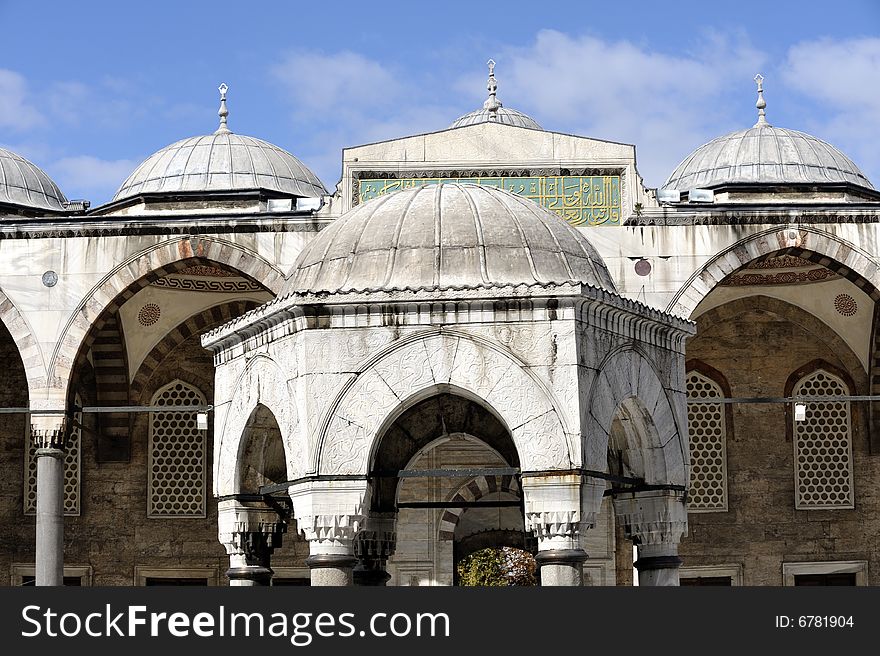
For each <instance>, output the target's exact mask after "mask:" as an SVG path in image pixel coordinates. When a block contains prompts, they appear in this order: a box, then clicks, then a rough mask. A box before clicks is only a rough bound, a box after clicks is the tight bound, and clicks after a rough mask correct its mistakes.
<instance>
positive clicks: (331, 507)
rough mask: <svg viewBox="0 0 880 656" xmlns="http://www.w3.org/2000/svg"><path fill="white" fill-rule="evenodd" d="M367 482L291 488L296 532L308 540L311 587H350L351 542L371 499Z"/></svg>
mask: <svg viewBox="0 0 880 656" xmlns="http://www.w3.org/2000/svg"><path fill="white" fill-rule="evenodd" d="M369 492H370V490H369V483H368V482H367V481H366V480H316V481H304V482H302V483H296V484H295V485H291V486H290V488H289V489H288V493H289V494H290V499H291V501H292V502H293V516H294V518H295V519H296V526H297V530H298V531H299V532H300V533H301V534H302V535H303V537H305V539H306V540H308V541H309V557H308V559H307V560H306V564H307V565H308V566H309V567H310V568H311V579H312V585H315V586H317V585H321V586H325V585H330V586H348V585H353V584H354V582H353V569H354V566H355V565H356V564H357V562H358V559H357V557H355V555H354V540H355V537H356V536H357V534H358V532H359V531H360V530H361V527H362V524H363V522H364V517H365V515H366V510H365V509H366V507H367V503H368V500H369V498H370V494H369Z"/></svg>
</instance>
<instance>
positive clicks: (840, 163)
mask: <svg viewBox="0 0 880 656" xmlns="http://www.w3.org/2000/svg"><path fill="white" fill-rule="evenodd" d="M755 82H756V83H757V84H758V101H757V102H756V103H755V107H756V108H757V109H758V122H757V123H755V125H754V126H752V127H750V128H749V129H748V130H740V131H739V132H731V133H730V134H726V135H724V136H722V137H718V138H717V139H713V140H712V141H710V142H709V143H706V144H703V145H702V146H700V147H699V148H697V149H696V150H695V151H694V152H692V153H691V154H690V155H688V156H687V157H686V158H685V159H684V161H683V162H682V163H681V164H679V165H678V167H677V168H676V169H675V171H673V172H672V175H670V176H669V179H668V180H667V181H666V183H665V184H664V185H663V187H662V188H663V189H677V190H679V191H688V190H690V189H710V188H713V187H719V186H722V185H728V184H748V185H764V184H768V185H780V184H783V185H827V184H841V183H848V184H853V185H856V186H858V187H864V188H867V189H873V188H874V187H873V186H871V183H870V182H869V181H868V178H866V177H865V175H864V174H863V173H862V172H861V171H860V170H859V167H857V166H856V165H855V164H854V163H853V161H852V160H851V159H850V158H849V157H847V156H846V155H844V154H843V153H842V152H840V151H839V150H838V149H837V148H835V147H834V146H832V145H831V144H829V143H826V142H824V141H822V140H821V139H817V138H816V137H814V136H812V135H809V134H806V133H804V132H798V131H796V130H787V129H785V128H777V127H773V126H772V125H770V124H769V123H768V122H767V117H766V112H765V108H766V107H767V103H766V101H765V100H764V78H763V76H762V75H761V74H760V73H759V74H758V75H756V76H755Z"/></svg>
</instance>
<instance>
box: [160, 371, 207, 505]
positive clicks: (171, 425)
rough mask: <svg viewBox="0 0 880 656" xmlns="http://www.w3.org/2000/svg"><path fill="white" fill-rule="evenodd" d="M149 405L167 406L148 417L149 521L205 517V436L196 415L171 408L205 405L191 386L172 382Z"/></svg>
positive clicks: (198, 393) (180, 382) (203, 400)
mask: <svg viewBox="0 0 880 656" xmlns="http://www.w3.org/2000/svg"><path fill="white" fill-rule="evenodd" d="M150 403H151V405H161V406H166V405H167V406H169V409H168V411H167V412H152V413H150V446H149V475H148V481H149V483H148V490H147V516H148V517H204V516H205V480H206V479H205V458H206V455H205V435H204V433H203V431H200V430H199V429H198V425H197V423H196V413H195V412H193V411H191V410H186V411H177V412H175V411H174V410H173V406H193V405H205V397H204V396H203V395H202V393H201V392H200V391H199V390H197V389H196V388H195V387H193V386H192V385H189V384H187V383H184V382H183V381H181V380H175V381H173V382H171V383H169V384H168V385H166V386H165V387H163V388H161V389H160V390H159V391H157V392H156V393H155V394H154V395H153V398H152V399H151V402H150Z"/></svg>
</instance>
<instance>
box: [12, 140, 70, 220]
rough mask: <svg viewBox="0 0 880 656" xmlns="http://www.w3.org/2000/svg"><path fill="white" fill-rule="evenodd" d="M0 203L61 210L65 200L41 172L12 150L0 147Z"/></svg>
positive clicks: (56, 186)
mask: <svg viewBox="0 0 880 656" xmlns="http://www.w3.org/2000/svg"><path fill="white" fill-rule="evenodd" d="M0 203H2V204H9V205H19V206H22V207H26V208H31V209H36V210H53V211H64V204H65V203H67V199H66V198H65V197H64V194H62V193H61V190H60V189H59V188H58V185H56V184H55V183H54V182H52V180H51V178H49V176H48V175H46V174H45V173H44V172H43V170H42V169H40V168H39V167H38V166H36V165H35V164H33V163H31V162H29V161H28V160H26V159H25V158H24V157H21V156H19V155H16V154H15V153H13V152H12V151H9V150H6V149H5V148H0Z"/></svg>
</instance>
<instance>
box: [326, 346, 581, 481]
mask: <svg viewBox="0 0 880 656" xmlns="http://www.w3.org/2000/svg"><path fill="white" fill-rule="evenodd" d="M449 390H455V391H456V393H458V394H461V395H463V396H465V397H468V398H470V399H471V400H473V401H476V402H478V403H479V404H480V405H482V406H484V407H486V408H487V409H489V410H490V411H491V412H493V413H494V414H495V415H497V417H498V418H500V419H501V420H502V421H503V423H504V424H505V425H506V427H507V429H508V431H509V432H510V434H511V436H512V438H513V442H514V444H515V446H516V449H517V452H518V455H519V460H520V463H521V466H522V469H523V471H541V470H549V469H570V468H571V467H572V466H577V465H576V463H579V462H580V448H579V447H580V444H579V441H580V440H579V435H580V433H579V432H577V433H575V432H574V431H571V430H567V429H566V426H565V423H564V421H565V420H564V415H563V413H562V412H560V411H559V410H558V408H559V404H558V403H557V402H556V400H555V399H554V398H553V394H552V392H550V391H549V389H548V388H547V387H546V385H544V384H543V383H542V382H541V381H540V380H538V379H537V378H536V377H535V376H534V374H532V372H531V371H529V370H528V368H527V367H526V366H525V365H524V363H522V362H521V361H520V360H519V359H517V358H516V356H514V355H513V354H511V353H509V352H505V351H504V350H502V349H501V348H500V347H498V346H497V345H495V344H493V343H491V342H489V341H487V340H484V339H481V338H478V337H475V336H472V335H466V334H463V333H458V332H456V331H439V332H438V331H432V332H431V333H429V334H427V335H426V334H424V333H422V334H420V335H416V336H414V337H412V338H409V339H404V340H400V341H399V342H397V343H395V344H393V345H392V346H390V347H389V348H387V349H385V350H383V351H382V352H381V353H379V354H378V355H377V356H376V357H374V358H372V359H371V360H370V361H369V362H368V363H367V364H366V365H365V367H364V368H363V369H362V370H361V371H360V372H359V373H358V374H356V375H355V376H353V378H352V379H351V380H350V381H349V383H348V384H347V385H346V386H345V387H344V389H343V390H342V391H341V392H340V393H339V395H338V396H337V398H336V400H335V401H334V403H333V404H331V406H330V410H329V411H328V413H327V415H326V417H325V418H324V420H323V422H322V430H321V433H320V439H319V447H318V450H317V452H316V454H315V461H314V467H315V470H316V471H317V473H319V474H363V475H365V474H367V473H368V472H369V468H370V462H371V459H372V456H373V453H374V450H375V448H376V446H377V442H378V439H379V438H380V437H381V435H382V434H383V432H384V430H385V428H386V427H387V426H389V425H390V424H391V423H392V422H393V421H394V420H395V419H396V418H397V417H398V416H400V415H401V414H402V413H403V412H404V411H405V410H406V409H407V408H409V407H411V406H412V405H414V404H415V403H418V402H419V401H422V400H424V399H425V398H427V397H429V396H432V395H434V394H437V393H438V392H444V391H449Z"/></svg>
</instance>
